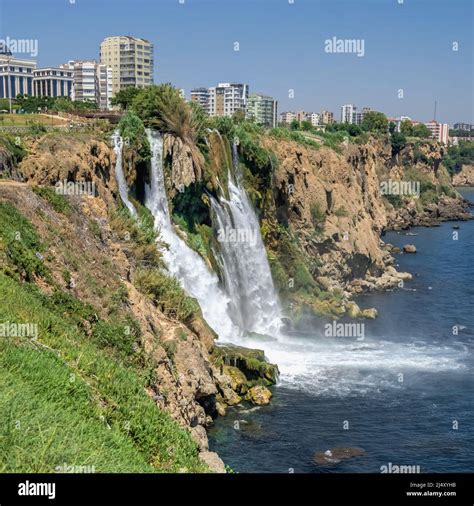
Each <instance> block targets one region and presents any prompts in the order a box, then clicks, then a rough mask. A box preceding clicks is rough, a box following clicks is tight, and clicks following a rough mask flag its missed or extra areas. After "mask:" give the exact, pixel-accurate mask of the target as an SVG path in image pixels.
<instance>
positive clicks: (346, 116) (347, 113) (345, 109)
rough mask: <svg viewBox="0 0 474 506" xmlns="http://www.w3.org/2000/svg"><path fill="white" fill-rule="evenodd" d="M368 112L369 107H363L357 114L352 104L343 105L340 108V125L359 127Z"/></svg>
mask: <svg viewBox="0 0 474 506" xmlns="http://www.w3.org/2000/svg"><path fill="white" fill-rule="evenodd" d="M370 111H371V109H370V107H364V108H363V109H362V111H361V112H359V111H358V110H357V107H356V106H355V105H354V104H345V105H343V106H342V107H341V123H349V124H351V125H352V124H354V125H360V124H361V123H362V121H364V116H365V114H366V113H368V112H370Z"/></svg>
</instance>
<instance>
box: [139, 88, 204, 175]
mask: <svg viewBox="0 0 474 506" xmlns="http://www.w3.org/2000/svg"><path fill="white" fill-rule="evenodd" d="M130 110H131V111H133V112H135V113H136V114H137V115H138V116H139V118H140V119H141V120H142V121H143V123H144V124H145V125H146V126H150V127H154V128H157V129H158V130H160V131H161V132H164V133H170V134H172V135H173V136H174V137H178V138H179V139H181V141H182V145H183V146H184V147H185V148H186V149H187V150H188V152H189V153H190V154H191V156H192V158H193V161H194V163H195V166H196V167H198V168H200V169H201V168H202V167H203V165H204V159H203V156H202V153H201V152H200V151H199V149H198V148H197V142H198V140H199V138H201V137H202V136H203V132H204V128H205V126H206V123H205V117H204V115H203V114H202V113H201V112H200V109H198V108H196V106H194V105H190V104H188V103H187V102H186V101H185V100H184V98H183V97H182V96H181V92H180V90H178V89H177V88H175V87H173V86H172V85H171V84H170V83H167V84H160V85H158V86H156V85H155V86H147V87H146V88H143V89H141V90H140V91H139V93H137V94H136V96H135V97H134V99H133V101H132V103H131V105H130ZM181 148H182V146H181ZM181 148H179V149H181Z"/></svg>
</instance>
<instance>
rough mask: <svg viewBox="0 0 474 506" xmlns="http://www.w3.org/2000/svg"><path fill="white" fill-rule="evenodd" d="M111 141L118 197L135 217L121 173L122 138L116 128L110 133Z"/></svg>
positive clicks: (135, 212) (125, 182)
mask: <svg viewBox="0 0 474 506" xmlns="http://www.w3.org/2000/svg"><path fill="white" fill-rule="evenodd" d="M112 141H113V143H114V152H115V157H116V162H115V178H116V179H117V184H118V188H119V193H120V198H121V199H122V202H123V203H124V204H125V206H126V207H127V209H128V210H129V211H130V214H131V215H132V216H133V217H135V218H136V217H137V211H136V210H135V207H134V206H133V204H132V203H131V202H130V199H129V198H128V186H127V181H126V180H125V176H124V174H123V168H122V148H123V140H122V137H121V136H120V134H119V131H118V130H116V131H115V132H114V134H113V135H112Z"/></svg>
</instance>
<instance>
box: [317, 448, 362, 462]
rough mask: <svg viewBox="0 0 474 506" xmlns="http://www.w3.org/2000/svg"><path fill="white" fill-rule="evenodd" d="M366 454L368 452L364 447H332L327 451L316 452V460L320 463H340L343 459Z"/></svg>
mask: <svg viewBox="0 0 474 506" xmlns="http://www.w3.org/2000/svg"><path fill="white" fill-rule="evenodd" d="M365 454H366V452H365V450H363V449H362V448H332V449H330V450H326V451H325V452H316V453H315V454H314V461H315V462H316V464H320V465H325V464H339V462H341V461H342V460H347V459H351V458H353V457H362V456H363V455H365Z"/></svg>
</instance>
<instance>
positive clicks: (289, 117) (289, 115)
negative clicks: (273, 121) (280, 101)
mask: <svg viewBox="0 0 474 506" xmlns="http://www.w3.org/2000/svg"><path fill="white" fill-rule="evenodd" d="M295 119H296V114H295V113H294V112H291V111H287V112H282V113H281V114H280V123H286V124H288V125H289V124H290V123H291V122H292V121H294V120H295Z"/></svg>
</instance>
